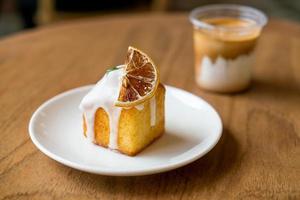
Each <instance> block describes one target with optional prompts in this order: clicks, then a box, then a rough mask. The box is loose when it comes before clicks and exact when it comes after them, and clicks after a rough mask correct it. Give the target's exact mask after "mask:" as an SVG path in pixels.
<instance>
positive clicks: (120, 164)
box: [29, 86, 222, 176]
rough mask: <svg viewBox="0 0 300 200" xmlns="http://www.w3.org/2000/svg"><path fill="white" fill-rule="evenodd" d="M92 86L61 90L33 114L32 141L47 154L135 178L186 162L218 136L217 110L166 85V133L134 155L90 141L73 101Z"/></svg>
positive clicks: (76, 102) (90, 168)
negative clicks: (62, 91) (124, 153)
mask: <svg viewBox="0 0 300 200" xmlns="http://www.w3.org/2000/svg"><path fill="white" fill-rule="evenodd" d="M91 87H92V86H85V87H80V88H76V89H73V90H70V91H67V92H64V93H62V94H60V95H58V96H56V97H53V98H52V99H50V100H48V101H47V102H45V103H44V104H43V105H42V106H40V107H39V108H38V109H37V110H36V111H35V113H34V114H33V116H32V118H31V120H30V123H29V133H30V137H31V139H32V141H33V143H34V144H35V145H36V146H37V148H39V149H40V150H41V151H42V152H43V153H44V154H46V155H47V156H49V157H50V158H52V159H54V160H56V161H58V162H60V163H62V164H64V165H67V166H69V167H73V168H75V169H79V170H82V171H86V172H91V173H96V174H104V175H113V176H136V175H146V174H154V173H158V172H163V171H168V170H171V169H175V168H178V167H181V166H183V165H186V164H188V163H190V162H193V161H194V160H196V159H198V158H200V157H201V156H203V155H204V154H206V153H207V152H208V151H209V150H211V149H212V148H213V147H214V146H215V145H216V143H217V142H218V140H219V139H220V137H221V134H222V122H221V119H220V117H219V115H218V114H217V112H216V111H215V110H214V109H213V108H212V106H210V105H209V104H208V103H207V102H205V101H204V100H203V99H201V98H199V97H197V96H195V95H193V94H191V93H188V92H185V91H183V90H181V89H177V88H174V87H171V86H166V91H167V92H166V102H165V105H166V116H165V119H166V132H165V134H164V135H163V136H162V137H161V138H159V139H158V140H157V141H155V142H154V143H153V144H152V145H150V146H149V147H147V148H146V149H145V150H144V151H142V152H141V153H139V154H138V155H136V156H135V157H129V156H126V155H122V154H119V153H116V152H113V151H110V150H108V149H105V148H103V147H100V146H97V145H94V144H91V143H89V142H88V141H87V140H86V139H85V138H84V136H83V133H82V115H81V112H80V110H79V109H78V105H79V103H80V101H81V99H82V98H83V96H84V95H85V94H86V93H87V92H88V91H89V90H90V89H91Z"/></svg>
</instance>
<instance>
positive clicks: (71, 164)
mask: <svg viewBox="0 0 300 200" xmlns="http://www.w3.org/2000/svg"><path fill="white" fill-rule="evenodd" d="M92 86H93V84H91V85H85V86H81V87H77V88H73V89H70V90H67V91H65V92H62V93H60V94H58V95H55V96H54V97H52V98H50V99H48V100H46V101H45V102H43V103H42V104H41V105H40V106H39V107H38V108H37V109H36V110H35V111H34V113H33V114H32V116H31V118H30V120H29V126H28V131H29V136H30V139H31V141H32V142H33V143H34V145H35V146H36V147H37V148H38V149H39V150H40V151H41V152H42V153H43V154H45V155H46V156H47V157H49V158H51V159H53V160H55V161H57V162H59V163H61V164H63V165H66V166H68V167H71V168H74V169H77V170H80V171H84V172H88V173H93V174H100V175H108V176H141V175H150V174H156V173H161V172H166V171H169V170H173V169H176V168H179V167H182V166H185V165H187V164H189V163H192V162H194V161H195V160H197V159H199V158H201V157H202V156H204V155H205V154H207V153H208V152H209V151H210V150H211V149H213V148H214V147H215V146H216V144H217V143H218V142H219V140H220V138H221V136H222V133H223V123H222V119H221V117H220V115H219V113H218V112H217V111H216V110H215V108H214V107H213V106H212V105H211V104H209V103H208V102H207V101H205V100H204V99H202V98H201V97H199V96H197V95H195V94H193V93H191V92H188V91H185V90H183V89H180V88H177V87H173V86H170V85H164V86H165V87H166V90H168V89H169V90H175V91H179V92H181V93H184V94H185V95H189V96H193V98H195V97H196V98H198V100H200V101H202V102H204V103H205V104H206V105H207V106H208V107H209V108H210V110H211V111H212V112H213V113H214V115H215V116H216V120H217V121H218V124H219V128H218V129H219V130H217V131H218V132H217V133H216V139H215V140H214V141H213V143H212V144H209V146H208V148H206V149H205V150H204V151H202V152H201V153H199V154H197V155H194V154H192V156H189V157H187V158H185V159H181V161H180V162H176V163H171V164H170V163H169V164H162V165H159V166H155V167H149V168H143V169H137V170H130V171H128V170H107V169H103V168H102V169H101V167H99V168H95V167H91V166H86V165H82V164H79V163H76V162H73V161H70V160H68V159H66V158H63V157H61V156H59V155H57V154H55V153H52V152H51V151H50V150H48V149H47V148H46V147H44V146H43V145H42V144H41V143H40V142H39V141H38V140H37V139H36V137H35V134H36V133H35V131H34V125H35V123H34V122H35V121H36V120H37V118H38V114H39V113H40V112H41V111H42V110H43V109H44V108H46V107H47V106H49V105H50V104H52V103H54V102H56V101H57V100H59V99H61V98H63V97H66V96H68V95H71V94H73V93H76V92H80V91H82V90H87V89H90V88H91V87H92Z"/></svg>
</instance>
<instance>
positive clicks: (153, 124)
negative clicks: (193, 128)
mask: <svg viewBox="0 0 300 200" xmlns="http://www.w3.org/2000/svg"><path fill="white" fill-rule="evenodd" d="M164 101H165V87H164V86H163V85H162V84H159V86H158V88H157V90H156V93H155V96H153V97H152V98H151V99H150V100H147V101H146V102H144V103H143V104H142V105H139V106H137V107H133V108H129V109H125V108H123V109H122V111H121V114H120V118H119V125H118V138H117V141H118V142H117V146H118V149H117V150H118V151H120V152H121V153H124V154H127V155H130V156H134V155H136V154H137V153H139V152H140V151H142V150H143V149H144V148H145V147H147V146H148V145H149V144H151V143H152V142H153V141H154V140H155V139H156V138H159V137H160V136H161V135H162V134H163V132H164V127H165V119H164V116H165V115H164V112H165V109H164ZM94 132H95V141H94V142H95V143H96V144H98V145H101V146H103V147H109V139H110V127H109V116H108V114H107V113H106V112H105V110H104V109H103V108H98V110H97V112H96V116H95V124H94ZM84 134H85V136H86V122H85V120H84Z"/></svg>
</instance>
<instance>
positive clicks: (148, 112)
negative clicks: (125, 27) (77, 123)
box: [79, 47, 165, 156]
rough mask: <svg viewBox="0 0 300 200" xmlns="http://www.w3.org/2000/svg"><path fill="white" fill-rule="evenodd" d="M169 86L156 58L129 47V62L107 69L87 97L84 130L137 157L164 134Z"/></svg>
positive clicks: (83, 104) (99, 141)
mask: <svg viewBox="0 0 300 200" xmlns="http://www.w3.org/2000/svg"><path fill="white" fill-rule="evenodd" d="M164 101H165V88H164V86H163V85H162V84H161V83H159V76H158V71H157V68H156V66H155V65H154V63H153V61H152V60H151V59H150V58H149V57H148V56H147V55H146V54H145V53H143V52H142V51H140V50H138V49H136V48H133V47H129V48H128V52H127V55H126V60H125V65H120V66H117V67H114V68H111V69H109V70H107V72H106V74H105V75H104V77H103V78H102V79H101V80H100V81H99V82H98V83H97V84H96V85H95V86H94V88H93V89H92V90H91V91H90V92H89V93H88V94H87V95H86V96H85V97H84V98H83V100H82V102H81V104H80V106H79V107H80V109H81V110H82V111H83V132H84V135H85V136H86V137H87V139H89V140H90V141H91V142H93V143H95V144H98V145H101V146H103V147H106V148H109V149H112V150H117V151H119V152H121V153H124V154H127V155H130V156H134V155H136V154H137V153H139V152H140V151H142V150H143V149H144V148H145V147H147V146H148V145H149V144H151V143H152V142H153V141H154V140H155V139H156V138H158V137H160V136H161V135H162V134H163V133H164V125H165V120H164V111H165V105H164Z"/></svg>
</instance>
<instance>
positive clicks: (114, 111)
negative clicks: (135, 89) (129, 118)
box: [79, 66, 124, 149]
mask: <svg viewBox="0 0 300 200" xmlns="http://www.w3.org/2000/svg"><path fill="white" fill-rule="evenodd" d="M118 67H121V66H118ZM123 73H124V71H123V68H120V69H118V70H114V71H110V72H109V73H106V74H105V75H104V77H103V78H102V79H101V80H100V81H99V82H98V83H97V84H96V85H95V86H94V88H93V89H92V90H91V91H90V92H89V93H88V94H87V95H86V96H85V97H84V98H83V99H82V101H81V103H80V106H79V108H80V110H82V111H83V113H84V116H85V119H86V125H87V138H88V139H89V140H90V141H91V142H94V141H95V133H94V121H95V114H96V111H97V109H98V108H103V109H104V110H105V112H106V113H107V114H108V117H109V127H110V138H109V145H108V147H109V148H111V149H118V125H119V118H120V114H121V110H122V109H121V108H119V107H116V106H115V105H114V102H115V101H116V100H117V98H118V94H119V90H120V85H121V77H122V75H123Z"/></svg>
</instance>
